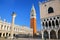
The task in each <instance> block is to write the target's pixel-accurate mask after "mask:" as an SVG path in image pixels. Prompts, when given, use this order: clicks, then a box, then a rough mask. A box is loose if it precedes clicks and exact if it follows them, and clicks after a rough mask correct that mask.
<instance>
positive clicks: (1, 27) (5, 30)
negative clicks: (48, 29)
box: [0, 13, 33, 38]
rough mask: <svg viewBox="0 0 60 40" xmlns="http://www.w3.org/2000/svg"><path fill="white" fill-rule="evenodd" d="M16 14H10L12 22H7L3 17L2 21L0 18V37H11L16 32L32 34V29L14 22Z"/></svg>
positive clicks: (16, 33)
mask: <svg viewBox="0 0 60 40" xmlns="http://www.w3.org/2000/svg"><path fill="white" fill-rule="evenodd" d="M15 17H16V14H14V13H13V14H12V23H8V22H7V21H6V20H5V19H4V21H2V19H1V18H0V37H11V38H13V35H18V34H26V35H28V34H30V35H32V33H33V30H32V29H31V28H28V27H26V26H20V25H16V24H14V21H15Z"/></svg>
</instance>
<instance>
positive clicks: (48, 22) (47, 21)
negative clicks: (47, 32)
mask: <svg viewBox="0 0 60 40" xmlns="http://www.w3.org/2000/svg"><path fill="white" fill-rule="evenodd" d="M47 24H48V29H49V21H47Z"/></svg>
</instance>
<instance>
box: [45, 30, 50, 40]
mask: <svg viewBox="0 0 60 40" xmlns="http://www.w3.org/2000/svg"><path fill="white" fill-rule="evenodd" d="M44 38H47V39H48V38H49V35H48V32H47V31H44Z"/></svg>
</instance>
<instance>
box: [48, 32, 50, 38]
mask: <svg viewBox="0 0 60 40" xmlns="http://www.w3.org/2000/svg"><path fill="white" fill-rule="evenodd" d="M48 33H49V39H50V31H49V32H48Z"/></svg>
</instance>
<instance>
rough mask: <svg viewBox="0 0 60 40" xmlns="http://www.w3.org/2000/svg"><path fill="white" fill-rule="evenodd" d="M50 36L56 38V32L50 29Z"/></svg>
mask: <svg viewBox="0 0 60 40" xmlns="http://www.w3.org/2000/svg"><path fill="white" fill-rule="evenodd" d="M50 38H51V39H56V32H55V31H54V30H51V31H50Z"/></svg>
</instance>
